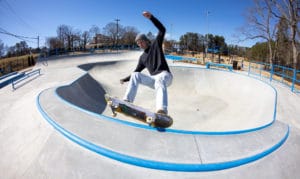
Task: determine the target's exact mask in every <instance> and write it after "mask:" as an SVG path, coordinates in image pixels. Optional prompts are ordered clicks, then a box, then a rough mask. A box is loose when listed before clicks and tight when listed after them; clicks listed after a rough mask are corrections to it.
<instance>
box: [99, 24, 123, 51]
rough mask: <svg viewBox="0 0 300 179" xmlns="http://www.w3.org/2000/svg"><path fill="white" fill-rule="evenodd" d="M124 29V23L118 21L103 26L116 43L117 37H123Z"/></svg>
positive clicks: (106, 33)
mask: <svg viewBox="0 0 300 179" xmlns="http://www.w3.org/2000/svg"><path fill="white" fill-rule="evenodd" d="M123 29H124V28H123V27H122V25H120V24H118V25H117V23H114V22H111V23H108V24H107V25H106V26H105V27H104V28H103V31H104V33H105V35H107V36H109V37H110V38H111V39H112V41H113V44H114V45H116V43H117V38H119V37H121V38H122V32H124V30H123Z"/></svg>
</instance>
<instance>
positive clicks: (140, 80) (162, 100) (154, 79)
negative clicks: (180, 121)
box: [123, 71, 173, 112]
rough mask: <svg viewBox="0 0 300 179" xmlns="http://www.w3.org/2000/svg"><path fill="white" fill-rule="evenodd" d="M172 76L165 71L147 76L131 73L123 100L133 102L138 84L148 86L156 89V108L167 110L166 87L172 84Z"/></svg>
mask: <svg viewBox="0 0 300 179" xmlns="http://www.w3.org/2000/svg"><path fill="white" fill-rule="evenodd" d="M172 80H173V76H172V74H171V73H169V72H167V71H163V72H161V73H159V74H157V75H153V76H149V75H145V74H143V73H140V72H134V73H132V74H131V78H130V81H129V84H128V87H127V90H126V93H125V96H124V98H123V99H124V100H128V101H129V102H133V101H134V99H135V96H136V93H137V89H138V86H139V84H142V85H145V86H148V87H150V88H152V89H155V91H156V110H159V109H162V110H164V111H166V112H168V92H167V87H168V86H170V85H171V84H172Z"/></svg>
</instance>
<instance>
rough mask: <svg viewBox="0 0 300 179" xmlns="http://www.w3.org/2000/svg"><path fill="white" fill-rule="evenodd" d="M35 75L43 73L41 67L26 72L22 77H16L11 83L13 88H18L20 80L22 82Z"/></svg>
mask: <svg viewBox="0 0 300 179" xmlns="http://www.w3.org/2000/svg"><path fill="white" fill-rule="evenodd" d="M33 75H38V76H39V75H41V69H36V70H33V71H31V72H28V73H24V75H23V76H22V77H21V78H18V79H15V80H13V81H12V83H11V85H12V88H13V89H14V90H15V89H17V88H16V85H17V84H18V83H20V82H22V81H23V80H25V79H27V78H29V77H31V76H33Z"/></svg>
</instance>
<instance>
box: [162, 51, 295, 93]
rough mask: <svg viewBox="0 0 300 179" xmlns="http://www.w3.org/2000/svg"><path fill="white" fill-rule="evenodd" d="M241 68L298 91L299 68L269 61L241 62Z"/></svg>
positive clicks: (178, 57)
mask: <svg viewBox="0 0 300 179" xmlns="http://www.w3.org/2000/svg"><path fill="white" fill-rule="evenodd" d="M165 57H166V59H168V60H173V61H183V60H190V61H196V60H197V59H196V58H189V57H183V56H175V55H166V56H165ZM242 68H243V69H244V70H245V71H248V75H255V76H258V77H259V78H265V79H268V80H269V81H270V82H272V81H276V82H279V83H281V84H284V85H286V86H288V87H289V88H290V89H291V91H292V92H294V93H300V70H296V69H294V68H290V67H286V66H280V65H271V64H269V63H263V62H249V66H248V67H247V66H246V64H245V63H243V65H242Z"/></svg>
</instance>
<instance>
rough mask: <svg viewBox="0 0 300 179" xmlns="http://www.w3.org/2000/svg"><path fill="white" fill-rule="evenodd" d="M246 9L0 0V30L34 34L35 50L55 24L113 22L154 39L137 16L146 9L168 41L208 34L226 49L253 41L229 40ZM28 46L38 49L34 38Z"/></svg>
mask: <svg viewBox="0 0 300 179" xmlns="http://www.w3.org/2000/svg"><path fill="white" fill-rule="evenodd" d="M251 6H253V2H252V0H185V1H179V0H0V28H2V29H4V30H6V31H7V32H10V33H12V34H16V35H20V36H25V37H37V36H38V35H39V36H40V46H44V45H45V39H46V38H47V37H54V36H56V29H57V27H58V26H59V25H62V24H65V25H69V26H71V27H73V28H74V29H79V30H81V31H85V30H89V29H90V28H91V27H92V25H97V26H98V27H99V28H100V29H102V28H103V27H105V25H106V24H108V23H110V22H115V21H114V20H115V19H116V18H118V19H120V22H119V23H120V24H121V25H122V26H134V27H136V28H137V29H138V30H139V31H140V32H141V33H148V32H149V31H151V32H152V33H154V34H155V33H156V32H157V30H156V29H155V27H154V26H153V25H152V24H151V23H150V22H149V21H148V20H147V19H145V18H144V17H143V16H142V12H143V11H145V10H147V11H150V12H151V13H152V14H153V15H155V16H156V17H157V18H158V19H159V20H160V21H161V22H162V23H163V24H164V25H165V27H166V28H167V38H172V39H175V40H178V39H179V37H180V36H181V35H184V34H185V33H186V32H196V33H200V34H206V33H211V34H214V35H222V36H224V37H225V39H226V43H227V44H237V45H241V46H248V47H249V46H250V47H251V46H252V45H254V44H255V41H245V42H237V39H236V38H235V37H234V35H235V34H238V33H239V32H238V30H237V29H238V28H240V27H242V26H244V25H245V23H246V19H245V17H244V15H245V12H246V11H247V8H249V7H251ZM207 11H209V12H210V13H209V15H208V16H207V15H206V12H207ZM0 39H1V40H2V42H3V43H4V44H5V45H8V46H12V45H15V44H16V43H17V42H19V41H21V40H20V39H18V38H15V37H12V36H8V35H5V34H0ZM27 43H28V44H29V46H31V47H36V44H37V43H36V40H34V39H32V40H29V41H28V42H27Z"/></svg>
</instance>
